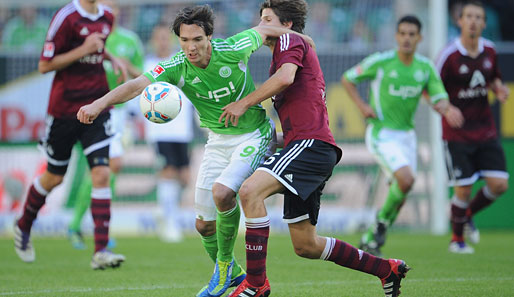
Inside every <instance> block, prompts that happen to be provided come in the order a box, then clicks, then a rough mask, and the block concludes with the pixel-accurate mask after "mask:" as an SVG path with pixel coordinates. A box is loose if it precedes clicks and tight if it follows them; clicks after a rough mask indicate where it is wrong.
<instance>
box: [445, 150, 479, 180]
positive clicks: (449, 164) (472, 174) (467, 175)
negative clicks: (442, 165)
mask: <svg viewBox="0 0 514 297" xmlns="http://www.w3.org/2000/svg"><path fill="white" fill-rule="evenodd" d="M476 150H477V146H476V145H473V144H467V143H461V142H454V141H445V142H444V154H445V160H446V168H447V170H448V179H449V180H448V183H449V185H450V186H454V187H456V186H469V185H472V184H474V183H475V182H476V181H477V180H478V178H479V173H478V170H477V168H476V167H475V163H474V161H473V155H474V153H475V151H476Z"/></svg>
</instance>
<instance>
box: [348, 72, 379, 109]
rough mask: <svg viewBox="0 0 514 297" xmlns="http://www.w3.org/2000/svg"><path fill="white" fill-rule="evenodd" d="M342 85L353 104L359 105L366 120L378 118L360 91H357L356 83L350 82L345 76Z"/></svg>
mask: <svg viewBox="0 0 514 297" xmlns="http://www.w3.org/2000/svg"><path fill="white" fill-rule="evenodd" d="M341 83H342V84H343V87H344V89H345V90H346V92H347V93H348V95H349V96H350V99H352V101H353V103H355V105H357V107H358V108H359V110H360V112H361V114H362V116H363V117H364V118H365V119H367V118H376V117H377V115H376V114H375V111H374V110H373V108H371V106H369V104H367V103H366V102H364V100H363V99H362V97H361V95H360V94H359V90H357V86H356V85H355V84H354V83H352V82H350V81H348V80H347V79H346V78H345V77H344V76H343V77H342V78H341Z"/></svg>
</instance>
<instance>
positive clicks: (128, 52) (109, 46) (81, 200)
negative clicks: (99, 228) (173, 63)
mask: <svg viewBox="0 0 514 297" xmlns="http://www.w3.org/2000/svg"><path fill="white" fill-rule="evenodd" d="M100 3H102V4H104V5H106V6H108V7H109V8H110V9H111V12H112V14H113V15H114V23H113V26H112V32H111V34H109V38H107V41H106V42H105V48H106V50H107V51H109V52H110V53H111V54H112V55H114V56H115V57H117V58H118V60H119V61H120V62H122V63H123V64H124V65H125V67H126V69H127V72H128V75H129V77H138V76H139V75H141V73H142V71H143V56H144V53H143V45H142V43H141V40H140V39H139V37H138V36H137V35H136V34H135V33H134V32H132V31H129V30H127V29H125V28H122V27H120V26H118V21H119V20H118V18H119V15H120V8H119V6H118V1H116V0H101V1H100ZM103 65H104V69H105V73H106V75H107V83H108V84H109V89H110V90H112V89H114V88H115V87H117V86H118V85H120V84H121V83H123V82H124V81H123V79H122V77H121V73H118V72H117V71H114V69H113V67H112V63H111V62H110V61H104V63H103ZM110 113H111V123H112V125H111V128H112V129H113V134H114V138H113V140H112V142H111V144H110V147H109V167H110V168H111V172H112V174H111V178H110V188H111V193H112V195H113V196H114V194H115V187H114V186H115V184H116V174H118V173H119V172H120V170H121V156H122V154H123V143H122V135H123V133H124V130H125V129H126V126H127V125H126V123H127V115H128V113H129V111H128V110H127V108H126V106H125V105H117V106H115V108H113V109H111V110H110ZM79 162H80V161H79ZM90 204H91V179H90V178H88V177H87V176H86V178H85V179H84V180H83V181H82V183H81V184H80V188H79V190H78V191H77V197H76V198H75V206H74V212H73V218H72V220H71V223H70V225H69V227H68V237H69V239H70V241H71V244H72V246H73V247H74V248H76V249H84V248H85V247H86V246H85V243H84V239H83V237H82V232H81V231H80V225H81V222H82V218H83V217H84V214H85V213H86V210H87V209H88V207H89V205H90ZM113 243H114V242H113V240H112V238H111V240H110V241H109V247H111V248H112V247H113V246H114V244H113Z"/></svg>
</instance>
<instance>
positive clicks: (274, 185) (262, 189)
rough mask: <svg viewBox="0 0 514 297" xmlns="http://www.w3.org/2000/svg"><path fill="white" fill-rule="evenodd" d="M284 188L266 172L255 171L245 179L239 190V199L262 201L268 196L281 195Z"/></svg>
mask: <svg viewBox="0 0 514 297" xmlns="http://www.w3.org/2000/svg"><path fill="white" fill-rule="evenodd" d="M284 189H285V188H284V186H283V185H282V184H281V183H280V182H279V181H278V180H277V179H276V178H275V177H274V176H272V175H271V174H269V173H268V172H265V171H262V170H257V171H255V172H254V173H253V174H252V175H251V176H250V177H249V178H247V179H246V180H245V181H244V182H243V185H242V186H241V188H240V189H239V197H240V198H241V201H243V199H255V197H260V199H262V200H264V199H266V198H268V197H269V196H271V195H273V194H276V193H282V192H283V191H284Z"/></svg>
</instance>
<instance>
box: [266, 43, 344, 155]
mask: <svg viewBox="0 0 514 297" xmlns="http://www.w3.org/2000/svg"><path fill="white" fill-rule="evenodd" d="M285 63H292V64H295V65H297V66H298V70H297V71H296V76H295V79H294V82H293V84H291V85H290V86H289V87H288V88H287V89H285V90H284V91H282V92H281V93H279V94H277V95H276V96H274V97H273V102H274V106H275V109H276V110H277V113H278V116H279V118H280V123H281V124H282V130H283V132H284V146H287V145H288V144H289V143H290V142H291V141H294V140H299V139H318V140H321V141H324V142H327V143H330V144H332V145H334V146H336V143H335V141H334V136H333V135H332V132H331V131H330V128H329V126H328V113H327V106H326V98H325V79H324V77H323V72H321V68H320V65H319V61H318V56H317V55H316V53H315V52H314V50H313V49H312V48H311V47H310V46H309V44H307V43H306V42H305V41H304V40H303V38H301V37H300V36H298V35H296V34H284V35H282V36H280V38H279V39H278V40H277V43H276V45H275V49H274V51H273V59H272V61H271V67H270V76H271V75H273V74H274V73H275V72H276V71H277V70H278V69H279V68H280V67H281V66H282V65H283V64H285Z"/></svg>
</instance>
